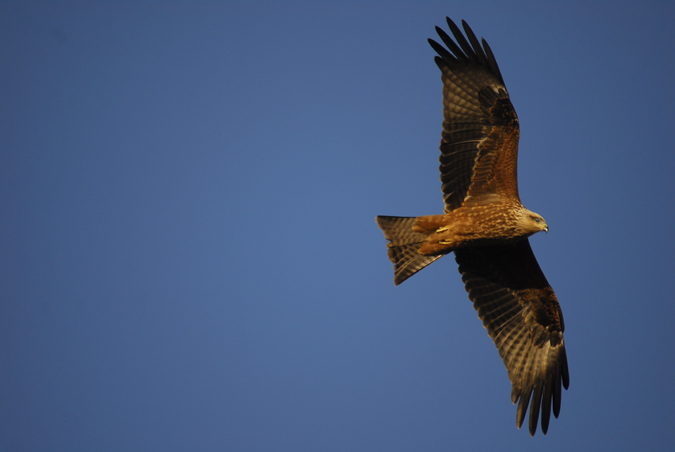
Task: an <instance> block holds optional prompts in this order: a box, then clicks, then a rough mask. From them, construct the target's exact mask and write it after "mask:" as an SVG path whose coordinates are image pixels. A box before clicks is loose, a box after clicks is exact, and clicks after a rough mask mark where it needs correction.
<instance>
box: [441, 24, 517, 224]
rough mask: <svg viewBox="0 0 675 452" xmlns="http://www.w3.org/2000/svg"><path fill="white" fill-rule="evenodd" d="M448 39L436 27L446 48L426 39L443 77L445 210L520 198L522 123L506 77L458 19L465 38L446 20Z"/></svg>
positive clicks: (443, 188) (442, 146)
mask: <svg viewBox="0 0 675 452" xmlns="http://www.w3.org/2000/svg"><path fill="white" fill-rule="evenodd" d="M446 19H447V21H448V26H449V27H450V30H451V31H452V34H453V35H454V36H455V40H456V41H457V42H456V43H455V41H453V40H452V38H450V37H449V36H448V35H447V34H446V33H445V32H444V31H443V30H442V29H440V28H439V27H436V31H437V32H438V35H439V36H440V38H441V40H442V41H443V43H445V45H446V46H447V49H446V48H445V47H443V46H442V45H440V44H439V43H437V42H436V41H434V40H432V39H429V43H430V44H431V47H433V48H434V50H435V51H436V52H437V53H438V55H439V56H437V57H436V58H435V61H436V64H437V65H438V67H439V68H440V69H441V73H442V77H441V78H442V80H443V133H442V140H441V157H440V162H441V166H440V170H441V182H442V183H443V187H442V190H443V195H444V196H443V200H444V201H445V211H446V212H449V211H451V210H454V209H456V208H458V207H460V206H462V205H463V204H467V205H480V204H486V203H491V202H494V201H496V200H497V199H499V198H504V197H509V198H514V197H515V198H518V178H517V175H516V164H517V158H518V137H519V135H520V129H519V126H518V117H517V116H516V111H515V110H514V109H513V105H511V100H510V99H509V94H508V92H507V91H506V87H505V86H504V79H503V78H502V75H501V73H500V71H499V67H498V66H497V61H496V60H495V57H494V55H493V54H492V50H490V46H488V44H487V42H485V40H484V39H483V41H482V42H483V47H481V45H480V43H479V42H478V39H476V36H475V35H474V33H473V31H471V28H469V26H468V25H467V24H466V22H464V21H462V24H463V26H464V31H465V32H466V36H467V37H468V41H467V39H466V38H465V37H464V35H462V32H461V31H460V30H459V28H458V27H457V26H456V25H455V24H454V22H452V20H450V18H446Z"/></svg>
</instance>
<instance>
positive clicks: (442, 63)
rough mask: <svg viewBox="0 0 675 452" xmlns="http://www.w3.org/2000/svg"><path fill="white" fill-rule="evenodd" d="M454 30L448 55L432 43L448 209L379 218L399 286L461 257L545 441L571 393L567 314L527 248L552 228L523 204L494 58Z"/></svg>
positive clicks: (511, 123) (522, 403) (472, 293)
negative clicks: (439, 86)
mask: <svg viewBox="0 0 675 452" xmlns="http://www.w3.org/2000/svg"><path fill="white" fill-rule="evenodd" d="M447 22H448V26H449V27H450V30H451V32H452V34H453V35H454V37H455V40H454V41H453V39H452V38H450V36H448V34H447V33H445V32H444V31H443V30H442V29H441V28H439V27H436V31H437V32H438V35H439V36H440V38H441V40H442V41H443V43H444V44H445V46H446V47H447V48H446V47H443V46H442V45H441V44H439V43H437V42H436V41H434V40H432V39H429V43H430V44H431V47H433V49H434V50H435V51H436V52H437V53H438V56H436V57H435V61H436V64H437V65H438V67H439V68H440V70H441V79H442V81H443V131H442V134H441V137H442V138H441V145H440V150H441V156H440V159H439V160H440V163H441V165H440V171H441V182H442V191H443V201H444V202H445V211H444V213H443V214H441V215H429V216H421V217H391V216H378V217H377V223H378V225H379V226H380V228H381V229H382V231H383V232H384V236H385V238H386V239H387V240H388V243H387V247H388V249H389V259H390V260H391V261H392V263H393V264H394V283H395V284H396V285H398V284H400V283H402V282H403V281H405V280H406V279H408V278H409V277H410V276H412V275H414V274H415V273H416V272H418V271H420V270H421V269H423V268H424V267H426V266H427V265H429V264H431V263H432V262H434V261H435V260H437V259H439V258H440V257H442V256H444V255H446V254H448V253H450V252H454V253H455V260H456V261H457V263H458V264H459V271H460V273H461V274H462V280H463V281H464V284H465V288H466V290H467V292H468V293H469V299H470V300H471V301H472V302H473V306H474V308H475V309H476V311H478V317H479V318H480V319H481V320H482V321H483V325H484V326H485V328H486V329H487V332H488V334H489V335H490V337H491V338H492V340H493V341H494V343H495V345H496V347H497V349H498V350H499V355H500V356H501V358H502V360H503V361H504V365H505V366H506V369H507V371H508V375H509V379H510V380H511V384H512V390H511V400H512V402H513V403H514V404H515V403H516V402H518V409H517V413H516V424H517V426H518V428H520V427H521V425H522V423H523V420H524V419H525V415H526V413H527V408H528V405H529V404H530V400H531V405H530V418H529V430H530V435H532V436H534V433H535V432H536V430H537V422H538V419H539V412H540V411H541V429H542V432H543V433H544V434H546V432H547V431H548V425H549V420H550V416H551V408H553V414H554V415H555V417H558V413H559V412H560V395H561V385H562V386H564V387H565V389H567V388H568V385H569V372H568V368H567V355H566V353H565V341H564V339H563V331H564V329H565V325H564V322H563V316H562V311H561V310H560V305H559V304H558V300H557V298H556V295H555V293H554V292H553V289H551V286H550V285H549V283H548V282H547V281H546V277H545V276H544V273H543V272H542V271H541V268H540V267H539V264H538V263H537V260H536V258H535V257H534V254H533V252H532V248H531V247H530V243H529V240H528V237H529V236H531V235H532V234H535V233H537V232H539V231H545V232H548V225H547V224H546V221H545V220H544V218H542V217H541V215H538V214H536V213H534V212H531V211H529V210H528V209H526V208H525V207H523V205H522V204H521V202H520V197H519V195H518V180H517V174H516V166H517V157H518V137H519V135H520V130H519V126H518V117H517V116H516V112H515V110H514V109H513V105H511V100H510V99H509V94H508V92H507V91H506V87H505V86H504V79H503V78H502V74H501V72H500V71H499V67H498V66H497V61H496V60H495V57H494V55H493V53H492V50H491V49H490V47H489V46H488V44H487V42H486V41H485V39H483V40H482V46H481V43H480V42H479V41H478V39H476V35H475V34H474V33H473V31H472V30H471V28H469V26H468V25H467V24H466V22H464V21H462V25H463V27H464V31H465V33H466V37H464V35H463V34H462V32H461V31H460V29H459V28H458V27H457V26H456V25H455V23H454V22H452V20H450V18H447Z"/></svg>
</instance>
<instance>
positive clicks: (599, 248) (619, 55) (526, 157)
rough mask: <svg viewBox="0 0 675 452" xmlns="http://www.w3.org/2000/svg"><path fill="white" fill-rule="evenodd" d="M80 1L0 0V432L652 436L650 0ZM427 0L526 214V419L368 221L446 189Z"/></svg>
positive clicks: (29, 447)
mask: <svg viewBox="0 0 675 452" xmlns="http://www.w3.org/2000/svg"><path fill="white" fill-rule="evenodd" d="M107 3H108V4H107V5H105V6H104V5H103V4H102V2H98V3H97V2H78V3H71V2H44V3H43V2H18V1H4V2H2V3H0V237H1V238H0V450H3V451H47V450H48V451H145V450H162V451H186V450H190V451H223V450H231V451H412V450H415V451H447V450H519V451H528V450H547V451H570V450H612V451H635V450H654V451H660V450H674V449H675V434H674V433H673V431H672V429H673V424H674V423H675V387H674V385H673V381H675V339H674V336H673V332H672V331H673V319H674V318H675V304H674V301H675V300H673V293H675V277H674V276H673V270H675V268H674V264H673V255H674V254H675V243H674V241H673V231H674V229H675V178H674V177H673V174H674V171H675V147H674V145H673V130H674V126H675V107H674V106H675V83H673V74H674V73H675V27H673V20H674V19H675V3H673V2H672V1H663V2H655V1H639V2H638V1H632V2H628V1H605V2H588V1H570V2H555V3H554V2H541V1H531V2H517V1H515V2H513V1H509V2H485V1H470V2H468V1H461V2H460V1H456V2H453V1H447V0H444V1H434V2H430V1H415V2H412V1H411V2H403V1H397V2H355V1H354V2H352V1H341V2H331V3H326V2H316V1H311V2H309V1H308V2H297V3H296V2H255V1H250V2H243V1H242V2H140V3H139V2H107ZM446 15H449V16H451V17H452V18H453V19H455V20H456V21H459V20H461V19H466V20H467V21H468V22H469V24H470V25H471V26H472V28H473V30H474V31H475V32H476V34H477V35H478V36H479V37H480V36H482V37H485V38H486V39H487V40H488V42H489V43H490V45H491V47H492V50H493V51H494V53H495V55H496V58H497V61H498V62H499V64H500V67H501V71H502V74H503V75H504V79H505V81H506V85H507V88H508V89H509V92H510V94H511V98H512V101H513V104H514V105H515V108H516V110H517V112H518V115H519V118H520V124H521V140H520V160H519V178H520V193H521V198H522V200H523V202H524V204H525V205H526V206H527V207H528V208H530V209H531V210H533V211H536V212H538V213H540V214H541V215H543V216H544V218H546V220H547V222H548V224H549V226H550V232H549V233H548V234H538V235H537V236H535V237H533V238H532V239H531V242H532V246H533V248H534V251H535V253H536V255H537V258H538V260H539V263H540V265H541V266H542V268H543V270H544V272H545V274H546V275H547V278H548V280H549V282H550V283H551V284H552V286H553V287H554V289H555V290H556V292H557V294H558V298H559V299H560V302H561V305H562V309H563V312H564V315H565V322H566V327H567V328H566V331H565V339H566V344H567V353H568V358H569V366H570V388H569V390H568V391H565V392H564V393H563V400H562V410H561V415H560V418H559V419H552V421H551V425H550V428H549V433H548V435H547V436H542V435H541V432H540V431H538V432H537V435H536V436H535V437H534V438H530V437H529V435H528V433H527V430H526V429H525V428H524V429H521V430H517V429H516V426H515V413H516V408H515V407H514V406H513V405H512V404H511V401H510V383H509V381H508V378H507V375H506V370H505V369H504V367H503V365H502V363H501V360H500V359H499V356H498V354H497V351H496V349H495V347H494V345H493V344H492V341H491V340H490V338H489V337H488V336H487V334H486V331H485V329H484V328H483V327H482V325H481V322H480V321H479V320H478V318H477V315H476V312H475V311H474V309H473V308H472V305H471V303H470V302H469V300H468V298H467V295H466V292H465V291H464V288H463V285H462V283H461V279H460V275H459V273H458V272H457V266H456V264H455V262H454V260H453V258H452V257H446V258H444V259H441V260H440V261H438V262H436V263H434V264H433V265H431V266H430V267H429V268H427V269H425V270H424V271H422V272H421V273H420V274H418V275H415V276H414V277H413V278H411V279H410V280H408V281H406V282H405V283H404V284H403V285H401V286H399V287H394V284H393V281H392V279H393V272H392V268H391V264H390V262H389V260H388V259H387V253H386V247H385V240H384V237H383V235H382V233H381V231H380V230H379V229H378V228H377V225H376V223H375V216H376V215H378V214H385V215H425V214H435V213H441V212H442V207H443V204H442V197H441V191H440V182H439V173H438V155H439V152H438V143H439V140H440V131H441V121H442V115H441V114H442V103H441V80H440V73H439V70H438V68H437V67H436V65H435V64H434V62H433V56H434V51H433V50H432V49H431V48H430V47H429V45H428V44H427V42H426V40H427V38H429V37H435V32H434V26H435V25H444V23H445V16H446Z"/></svg>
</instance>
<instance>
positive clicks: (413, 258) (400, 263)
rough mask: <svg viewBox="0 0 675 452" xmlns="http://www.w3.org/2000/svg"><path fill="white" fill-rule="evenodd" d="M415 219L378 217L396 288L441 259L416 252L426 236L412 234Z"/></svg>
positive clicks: (437, 256)
mask: <svg viewBox="0 0 675 452" xmlns="http://www.w3.org/2000/svg"><path fill="white" fill-rule="evenodd" d="M415 220H416V217H386V216H378V217H377V224H378V226H380V229H382V232H384V238H386V239H387V240H389V243H387V248H389V260H390V261H391V262H392V263H393V264H394V284H396V285H397V286H398V285H399V284H401V283H402V282H403V281H405V280H406V279H408V278H410V277H411V276H412V275H414V274H415V273H417V272H418V271H420V270H422V269H423V268H424V267H426V266H427V265H429V264H430V263H432V262H433V261H435V260H437V259H438V258H440V257H443V254H438V255H433V256H424V255H422V254H419V253H418V252H417V250H418V249H419V247H420V245H421V244H422V243H424V242H425V241H426V239H427V236H428V234H425V233H423V232H414V231H413V226H414V225H415Z"/></svg>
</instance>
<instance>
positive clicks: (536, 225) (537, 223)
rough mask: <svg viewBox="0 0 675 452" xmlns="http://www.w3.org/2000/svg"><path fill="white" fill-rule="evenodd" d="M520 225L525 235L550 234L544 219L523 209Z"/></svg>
mask: <svg viewBox="0 0 675 452" xmlns="http://www.w3.org/2000/svg"><path fill="white" fill-rule="evenodd" d="M518 223H519V226H520V227H521V228H522V229H523V231H524V233H525V234H526V235H528V236H529V235H532V234H536V233H537V232H540V231H544V232H548V225H547V224H546V220H544V217H542V216H541V215H539V214H538V213H534V212H531V211H529V210H527V209H523V214H522V215H521V217H520V221H519V222H518Z"/></svg>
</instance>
